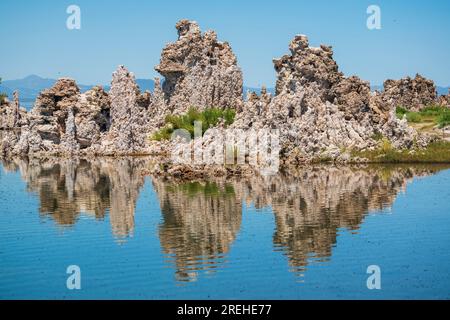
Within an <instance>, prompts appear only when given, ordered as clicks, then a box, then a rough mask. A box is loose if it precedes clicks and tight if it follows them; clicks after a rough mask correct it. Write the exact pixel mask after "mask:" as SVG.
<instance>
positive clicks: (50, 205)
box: [0, 159, 450, 299]
mask: <svg viewBox="0 0 450 320" xmlns="http://www.w3.org/2000/svg"><path fill="white" fill-rule="evenodd" d="M145 165H146V162H145V161H144V160H127V159H122V160H113V159H105V160H96V161H93V162H86V161H81V162H79V163H74V162H70V161H66V162H61V163H56V164H49V163H41V164H37V163H36V164H31V163H28V162H26V161H16V163H15V164H12V163H4V168H3V169H2V170H0V171H1V173H0V209H1V213H0V229H1V230H0V231H1V232H0V258H1V259H0V260H1V264H0V271H1V272H0V298H14V297H20V298H53V297H56V298H161V299H164V298H249V299H252V298H255V299H258V298H274V299H276V298H449V292H450V291H449V289H450V280H449V279H448V277H447V276H446V275H447V274H448V270H449V268H450V259H449V258H450V254H449V250H448V249H449V248H448V246H449V245H450V241H449V240H450V233H449V231H450V230H449V229H450V227H449V226H450V223H449V222H450V215H449V213H450V210H449V209H450V205H449V203H448V199H449V195H450V188H448V186H450V171H449V170H443V171H440V172H438V173H437V174H435V175H426V177H425V176H424V177H423V178H420V179H414V180H413V182H412V183H408V184H407V182H408V181H409V182H411V178H413V177H414V176H421V175H424V174H425V173H426V172H428V171H429V170H428V169H430V168H433V170H435V171H439V170H441V169H444V168H442V167H436V166H432V167H413V169H408V168H407V167H392V166H389V167H372V168H370V169H369V170H361V169H350V168H340V169H337V168H329V167H325V168H323V167H322V168H319V169H317V168H316V169H315V170H310V169H308V170H302V171H299V172H292V173H289V174H288V175H286V176H284V177H281V176H277V177H272V178H271V179H269V180H263V179H260V178H257V177H252V178H249V179H245V180H238V179H230V180H227V181H225V180H220V179H218V180H217V181H214V182H209V183H206V184H205V183H183V184H176V183H170V182H167V181H163V180H161V179H151V178H143V177H142V176H141V175H140V169H141V168H143V167H145ZM427 168H428V169H427ZM6 169H8V170H6ZM405 190H406V191H405ZM391 205H392V207H391ZM367 212H369V214H367ZM70 264H77V265H79V266H80V267H81V270H82V290H81V291H77V292H73V291H68V290H67V289H66V288H65V280H66V276H67V275H66V274H65V269H66V267H67V266H68V265H70ZM371 264H377V265H379V266H380V267H381V270H382V290H381V291H369V290H368V289H367V288H366V279H367V276H368V275H367V274H366V268H367V266H369V265H371Z"/></svg>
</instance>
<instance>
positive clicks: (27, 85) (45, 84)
mask: <svg viewBox="0 0 450 320" xmlns="http://www.w3.org/2000/svg"><path fill="white" fill-rule="evenodd" d="M56 81H57V80H56V79H46V78H41V77H39V76H37V75H34V74H33V75H29V76H27V77H25V78H23V79H17V80H3V81H2V84H1V85H0V92H4V93H6V94H7V95H8V97H9V98H10V99H12V94H13V92H14V91H15V90H18V91H19V93H20V100H22V101H34V100H36V98H37V96H38V95H39V93H40V92H41V91H42V90H44V89H48V88H51V87H52V86H53V85H54V84H55V82H56ZM136 83H137V84H138V85H139V88H140V89H141V91H145V90H150V91H152V90H153V89H154V87H155V82H154V81H153V80H150V79H136ZM77 85H78V87H79V88H80V91H81V92H86V91H87V90H89V89H91V88H92V87H94V86H95V85H85V84H78V83H77ZM103 88H104V89H105V90H106V91H109V89H110V86H109V85H103Z"/></svg>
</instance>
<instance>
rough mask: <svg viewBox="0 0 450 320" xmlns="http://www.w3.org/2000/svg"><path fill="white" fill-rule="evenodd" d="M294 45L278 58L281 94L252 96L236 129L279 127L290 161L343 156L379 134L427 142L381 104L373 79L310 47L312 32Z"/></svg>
mask: <svg viewBox="0 0 450 320" xmlns="http://www.w3.org/2000/svg"><path fill="white" fill-rule="evenodd" d="M289 49H290V54H288V55H284V56H283V57H281V58H279V59H275V60H274V66H275V71H276V72H277V83H276V95H275V96H274V97H271V96H270V95H268V94H267V93H266V92H265V90H263V92H262V93H261V95H260V96H258V95H256V94H254V93H251V94H249V96H248V99H247V101H246V103H245V106H244V108H243V112H241V113H239V114H238V115H237V119H236V121H235V123H234V124H233V127H235V128H240V129H248V128H255V129H260V128H266V129H272V128H277V129H279V130H280V143H281V145H282V157H283V159H284V160H285V162H287V163H298V162H305V161H308V160H311V159H317V158H322V157H326V158H331V159H335V160H340V159H341V158H343V157H341V153H342V152H341V150H343V149H347V150H348V149H357V150H362V149H371V148H375V147H377V145H378V142H377V141H376V140H374V139H373V136H374V135H375V134H376V133H381V134H383V135H384V136H385V137H386V138H388V139H389V140H391V142H392V143H393V145H394V147H396V148H409V147H411V146H412V144H413V141H419V144H421V145H426V144H427V142H428V140H427V138H425V137H421V136H419V135H418V133H417V132H416V131H415V130H414V129H412V128H410V127H409V126H408V125H407V123H406V121H401V120H398V119H397V118H396V116H395V113H394V110H391V109H389V108H387V109H386V108H384V105H381V104H376V103H375V102H376V100H375V99H373V98H372V94H371V93H370V86H369V83H368V82H365V81H362V80H360V79H359V78H358V77H356V76H352V77H348V78H347V77H344V76H343V74H342V73H341V72H339V70H338V66H337V64H336V62H335V61H334V59H333V51H332V49H331V47H329V46H325V45H321V46H320V47H318V48H314V47H310V46H309V42H308V38H307V37H306V36H304V35H297V36H296V37H294V39H293V40H292V41H291V43H290V45H289ZM414 139H415V140H414Z"/></svg>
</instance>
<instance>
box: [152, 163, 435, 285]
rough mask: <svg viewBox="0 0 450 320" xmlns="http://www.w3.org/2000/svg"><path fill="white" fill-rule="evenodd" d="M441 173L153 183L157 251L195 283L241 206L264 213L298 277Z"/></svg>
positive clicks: (326, 173) (218, 253) (355, 172)
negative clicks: (403, 194) (418, 180)
mask: <svg viewBox="0 0 450 320" xmlns="http://www.w3.org/2000/svg"><path fill="white" fill-rule="evenodd" d="M441 168H442V167H440V166H433V167H430V166H422V167H420V166H415V167H401V166H365V167H362V166H359V167H340V168H338V167H334V166H317V167H308V168H302V169H299V170H298V171H290V172H287V173H284V174H279V175H277V176H273V177H269V178H263V177H258V176H254V177H251V178H234V179H214V182H212V181H210V182H208V183H206V182H203V183H202V182H190V183H182V182H179V183H178V184H177V183H175V182H173V181H172V182H169V181H164V180H163V179H157V178H154V179H153V184H154V188H155V190H156V192H157V194H158V196H159V199H160V203H161V212H162V216H163V221H162V224H161V225H160V227H159V230H160V232H159V237H160V241H161V246H162V249H163V251H164V253H165V254H166V255H167V257H168V258H169V259H170V260H171V261H172V262H173V263H174V264H175V268H176V274H177V279H178V280H182V281H190V280H195V279H196V277H197V276H198V273H197V271H200V270H208V269H213V268H217V267H219V266H220V265H221V262H222V261H223V259H224V255H226V253H227V252H228V251H229V250H230V249H229V248H230V246H231V244H232V242H233V241H234V239H235V238H236V234H237V232H238V231H239V227H240V224H241V216H242V211H241V210H242V204H244V203H246V204H247V205H250V204H253V205H254V206H255V207H256V208H257V209H258V208H263V207H270V208H271V209H272V211H273V213H274V216H275V231H274V235H273V244H274V250H276V251H280V252H282V253H283V254H284V255H286V256H287V258H288V260H289V264H290V269H291V271H293V272H295V273H296V274H297V275H301V274H303V272H304V270H305V268H306V266H307V264H308V263H310V262H311V261H312V260H314V261H320V262H324V261H327V260H328V259H329V258H330V256H331V253H332V248H333V246H335V244H336V239H337V236H338V232H339V230H340V229H346V230H349V231H350V232H357V230H358V229H359V227H360V225H361V223H362V222H363V219H364V217H365V215H366V214H367V213H369V212H374V211H380V210H384V209H386V208H389V207H390V206H391V205H392V203H393V202H394V200H395V198H396V196H397V194H398V192H399V191H402V190H404V189H405V188H406V184H407V182H408V181H409V180H410V179H411V178H413V177H414V176H421V175H428V174H432V173H434V172H436V171H438V170H439V169H441ZM227 190H228V191H227Z"/></svg>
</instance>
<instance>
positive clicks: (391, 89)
mask: <svg viewBox="0 0 450 320" xmlns="http://www.w3.org/2000/svg"><path fill="white" fill-rule="evenodd" d="M381 97H382V100H383V102H384V103H385V104H387V105H388V106H389V107H390V108H393V109H395V108H396V107H403V108H405V109H407V110H411V111H419V110H421V109H423V108H424V107H426V106H429V105H430V104H434V103H436V102H437V93H436V86H435V85H434V82H433V80H429V79H426V78H424V77H422V76H421V75H419V74H417V75H416V76H415V78H410V77H406V78H403V79H400V80H386V81H385V82H384V90H383V92H382V94H381Z"/></svg>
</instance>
